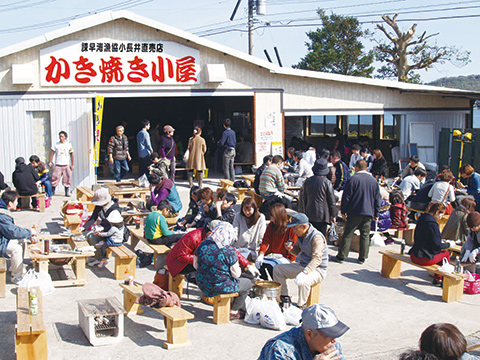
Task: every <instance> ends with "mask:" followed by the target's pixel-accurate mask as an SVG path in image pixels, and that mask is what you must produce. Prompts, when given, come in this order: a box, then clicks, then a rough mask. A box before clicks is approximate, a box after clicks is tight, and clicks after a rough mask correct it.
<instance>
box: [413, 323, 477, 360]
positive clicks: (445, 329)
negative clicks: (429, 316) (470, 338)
mask: <svg viewBox="0 0 480 360" xmlns="http://www.w3.org/2000/svg"><path fill="white" fill-rule="evenodd" d="M420 350H421V351H424V352H426V353H429V354H433V355H435V356H436V358H437V359H438V360H478V359H480V357H478V356H474V355H470V354H468V353H467V340H466V339H465V336H463V334H462V333H461V332H460V330H459V329H458V328H457V327H456V326H455V325H453V324H448V323H440V324H433V325H430V326H429V327H428V328H426V329H425V330H424V331H423V333H422V335H421V336H420Z"/></svg>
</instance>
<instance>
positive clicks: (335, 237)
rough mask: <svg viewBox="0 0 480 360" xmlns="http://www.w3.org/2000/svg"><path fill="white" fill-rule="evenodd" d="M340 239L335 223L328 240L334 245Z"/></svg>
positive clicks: (329, 231) (328, 234)
mask: <svg viewBox="0 0 480 360" xmlns="http://www.w3.org/2000/svg"><path fill="white" fill-rule="evenodd" d="M338 238H339V236H338V234H337V229H336V228H335V223H332V225H331V226H330V229H328V233H327V239H328V241H329V242H330V243H334V242H335V241H337V240H338Z"/></svg>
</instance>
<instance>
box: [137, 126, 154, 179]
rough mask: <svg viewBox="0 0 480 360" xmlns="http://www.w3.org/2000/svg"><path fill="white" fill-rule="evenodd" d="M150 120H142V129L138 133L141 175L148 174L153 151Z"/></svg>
mask: <svg viewBox="0 0 480 360" xmlns="http://www.w3.org/2000/svg"><path fill="white" fill-rule="evenodd" d="M149 129H150V121H148V120H146V119H145V120H142V130H140V131H139V132H138V134H137V147H138V157H139V159H140V175H139V176H142V175H143V174H145V175H148V166H149V165H150V154H151V153H152V152H153V148H152V143H151V142H150V134H149V133H148V130H149Z"/></svg>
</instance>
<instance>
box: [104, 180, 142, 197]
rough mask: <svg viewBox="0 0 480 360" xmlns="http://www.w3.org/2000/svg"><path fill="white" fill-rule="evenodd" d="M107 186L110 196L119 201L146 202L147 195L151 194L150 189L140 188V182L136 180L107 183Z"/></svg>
mask: <svg viewBox="0 0 480 360" xmlns="http://www.w3.org/2000/svg"><path fill="white" fill-rule="evenodd" d="M105 186H106V187H107V188H108V190H109V192H110V195H111V196H113V197H115V198H116V199H118V200H119V201H122V200H132V199H136V198H139V199H141V200H142V201H143V202H145V201H146V198H147V193H149V192H150V189H149V188H145V187H140V184H139V183H138V181H135V180H131V181H122V182H116V183H105Z"/></svg>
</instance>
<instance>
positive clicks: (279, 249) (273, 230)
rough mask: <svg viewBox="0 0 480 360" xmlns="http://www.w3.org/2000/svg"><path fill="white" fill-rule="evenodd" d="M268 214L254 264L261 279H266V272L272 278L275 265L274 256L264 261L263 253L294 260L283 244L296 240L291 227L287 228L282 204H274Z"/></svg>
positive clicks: (286, 216) (285, 212) (285, 213)
mask: <svg viewBox="0 0 480 360" xmlns="http://www.w3.org/2000/svg"><path fill="white" fill-rule="evenodd" d="M269 215H270V224H268V226H267V230H266V231H265V235H263V240H262V243H261V245H260V251H259V252H258V256H257V260H256V261H255V266H256V267H257V269H258V270H260V277H261V278H262V279H263V280H268V275H267V272H268V274H270V278H271V279H273V268H274V266H275V265H276V262H275V261H276V260H275V256H271V258H272V260H271V261H265V255H270V254H279V255H282V256H283V257H284V258H286V259H288V260H290V261H295V255H292V254H291V253H290V252H289V251H287V249H285V244H286V243H287V242H288V241H291V242H292V245H293V244H295V243H296V242H297V235H295V232H294V231H293V228H287V223H288V215H287V211H286V209H285V206H284V205H283V204H274V205H273V206H272V207H271V208H270V210H269Z"/></svg>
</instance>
